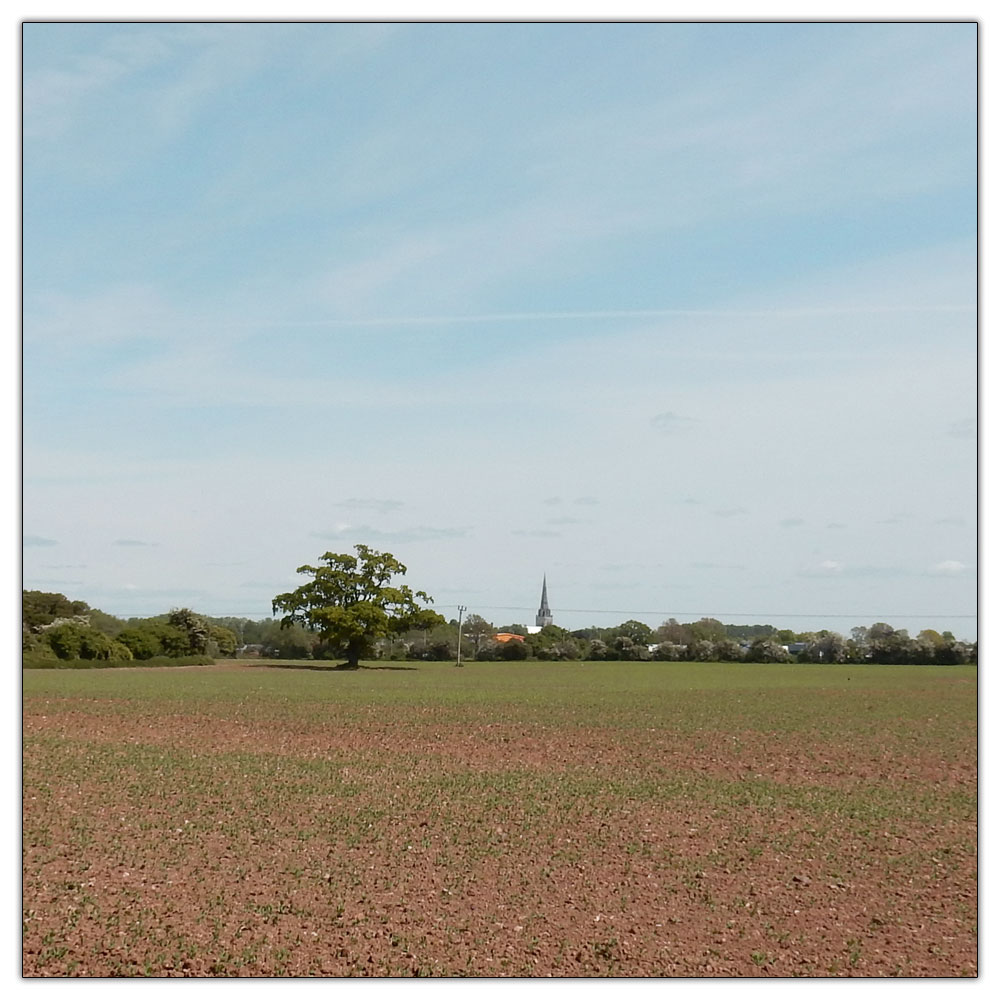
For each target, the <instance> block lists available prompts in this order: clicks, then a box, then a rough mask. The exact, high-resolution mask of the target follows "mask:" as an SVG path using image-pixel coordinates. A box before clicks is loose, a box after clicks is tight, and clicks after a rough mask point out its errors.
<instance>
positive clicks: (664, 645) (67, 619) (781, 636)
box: [21, 590, 978, 666]
mask: <svg viewBox="0 0 1000 1000" xmlns="http://www.w3.org/2000/svg"><path fill="white" fill-rule="evenodd" d="M21 624H22V650H23V659H24V664H25V666H59V665H63V666H72V665H80V666H88V665H89V666H93V665H106V666H111V665H116V664H119V665H127V664H128V663H130V662H132V663H135V662H136V661H138V663H144V664H148V665H154V664H157V663H161V662H163V663H182V662H197V663H210V662H212V660H213V659H217V658H219V657H234V656H260V657H266V658H269V659H281V660H337V659H340V658H342V656H343V655H344V650H343V649H341V648H339V647H338V646H337V645H336V644H333V643H329V642H323V641H321V639H320V637H319V636H318V635H317V634H316V633H315V632H311V631H309V630H308V629H306V628H304V627H303V626H301V625H297V624H296V625H292V626H291V627H288V628H282V626H281V623H280V622H279V621H276V620H274V619H272V618H264V619H260V620H255V619H250V618H237V617H216V618H213V617H210V616H208V615H199V614H196V613H195V612H194V611H191V610H189V609H187V608H181V609H178V610H173V611H171V612H169V613H167V614H162V615H156V616H154V617H151V618H129V619H122V618H116V617H115V616H113V615H109V614H105V613H104V612H103V611H100V610H98V609H96V608H91V607H89V606H88V605H87V604H86V603H85V602H83V601H73V600H70V599H69V598H67V597H65V596H64V595H62V594H52V593H44V592H42V591H28V590H26V591H24V592H23V598H22V623H21ZM503 634H507V635H516V636H520V637H521V638H520V639H508V640H507V641H505V642H504V641H498V640H497V639H496V636H497V635H503ZM375 652H376V656H377V657H379V658H380V659H387V660H454V659H456V658H457V655H458V622H457V621H455V620H454V619H453V620H452V621H451V622H449V623H447V624H442V625H437V626H435V627H433V628H430V629H425V630H414V631H412V632H408V633H404V634H403V635H401V636H397V637H395V638H393V639H384V640H381V641H380V642H379V643H378V644H377V647H376V651H375ZM462 658H463V659H466V660H483V661H488V660H529V659H531V660H568V661H571V660H609V661H613V660H666V661H680V660H686V661H699V662H748V663H792V662H800V663H913V664H933V663H937V664H962V663H976V662H977V660H978V643H975V642H973V643H966V642H962V641H960V640H957V639H956V638H955V637H954V635H952V633H951V632H936V631H935V630H933V629H924V630H923V631H921V632H920V633H919V634H918V635H916V636H912V637H911V636H910V635H909V634H908V632H907V630H906V629H896V628H893V627H892V626H891V625H888V624H886V623H885V622H876V623H874V624H873V625H870V626H858V627H856V628H853V629H851V631H850V634H849V635H846V636H845V635H841V634H840V633H838V632H832V631H829V630H826V629H823V630H820V631H815V632H814V631H807V632H794V631H791V630H789V629H778V628H775V627H774V626H772V625H724V624H723V623H722V622H721V621H719V620H718V619H715V618H701V619H699V620H698V621H695V622H684V623H682V622H678V621H677V620H676V619H674V618H670V619H668V620H667V621H665V622H664V623H663V624H662V625H660V627H659V628H656V629H653V628H651V627H650V626H648V625H646V624H645V623H643V622H640V621H636V620H634V619H631V620H629V621H626V622H622V624H620V625H614V626H611V627H609V628H599V627H597V626H591V627H590V628H584V629H577V630H575V631H569V630H567V629H564V628H560V627H559V626H558V625H547V626H546V627H545V628H543V629H542V630H541V631H540V632H535V633H533V634H531V635H529V634H528V629H527V628H526V627H525V626H524V625H521V624H518V623H512V624H507V625H494V624H493V623H492V622H490V621H487V620H486V619H485V618H483V617H481V616H480V615H476V614H472V615H469V617H468V618H467V619H465V620H464V621H463V622H462Z"/></svg>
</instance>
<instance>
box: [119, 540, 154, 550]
mask: <svg viewBox="0 0 1000 1000" xmlns="http://www.w3.org/2000/svg"><path fill="white" fill-rule="evenodd" d="M111 544H112V545H121V546H124V547H125V548H154V547H156V546H157V545H159V544H160V543H159V542H142V541H140V540H139V539H137V538H116V539H115V540H114V541H113V542H112V543H111Z"/></svg>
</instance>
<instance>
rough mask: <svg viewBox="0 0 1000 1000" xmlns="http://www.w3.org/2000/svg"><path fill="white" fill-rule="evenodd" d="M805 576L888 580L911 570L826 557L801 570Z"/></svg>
mask: <svg viewBox="0 0 1000 1000" xmlns="http://www.w3.org/2000/svg"><path fill="white" fill-rule="evenodd" d="M798 575H799V576H804V577H834V576H835V577H845V578H856V579H876V580H883V579H885V580H888V579H893V578H896V577H904V576H911V575H912V574H911V571H910V570H908V569H906V568H905V567H903V566H868V565H850V564H846V563H842V562H840V561H838V560H835V559H825V560H823V561H822V562H821V563H818V564H817V565H815V566H812V567H808V568H806V569H803V570H800V571H799V574H798Z"/></svg>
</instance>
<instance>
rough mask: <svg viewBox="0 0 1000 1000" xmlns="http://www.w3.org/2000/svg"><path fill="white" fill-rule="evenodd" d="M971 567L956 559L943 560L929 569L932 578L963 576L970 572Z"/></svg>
mask: <svg viewBox="0 0 1000 1000" xmlns="http://www.w3.org/2000/svg"><path fill="white" fill-rule="evenodd" d="M970 569H971V567H969V566H966V564H965V563H963V562H960V561H959V560H958V559H944V560H943V561H941V562H939V563H935V564H934V565H933V566H931V568H930V572H931V575H932V576H963V575H964V574H966V573H968V572H969V571H970Z"/></svg>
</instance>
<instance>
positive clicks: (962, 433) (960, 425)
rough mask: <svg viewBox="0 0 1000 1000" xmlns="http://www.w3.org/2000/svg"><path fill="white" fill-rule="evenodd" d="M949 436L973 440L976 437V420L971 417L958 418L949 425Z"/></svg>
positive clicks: (962, 439)
mask: <svg viewBox="0 0 1000 1000" xmlns="http://www.w3.org/2000/svg"><path fill="white" fill-rule="evenodd" d="M947 432H948V435H949V437H953V438H958V439H959V440H961V441H971V440H973V439H974V438H975V437H976V421H975V420H974V419H973V418H972V417H969V418H968V419H966V420H956V421H955V422H954V423H951V424H949V425H948V431H947Z"/></svg>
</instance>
